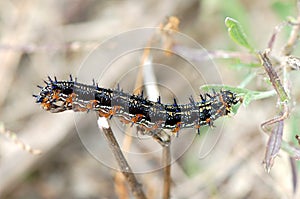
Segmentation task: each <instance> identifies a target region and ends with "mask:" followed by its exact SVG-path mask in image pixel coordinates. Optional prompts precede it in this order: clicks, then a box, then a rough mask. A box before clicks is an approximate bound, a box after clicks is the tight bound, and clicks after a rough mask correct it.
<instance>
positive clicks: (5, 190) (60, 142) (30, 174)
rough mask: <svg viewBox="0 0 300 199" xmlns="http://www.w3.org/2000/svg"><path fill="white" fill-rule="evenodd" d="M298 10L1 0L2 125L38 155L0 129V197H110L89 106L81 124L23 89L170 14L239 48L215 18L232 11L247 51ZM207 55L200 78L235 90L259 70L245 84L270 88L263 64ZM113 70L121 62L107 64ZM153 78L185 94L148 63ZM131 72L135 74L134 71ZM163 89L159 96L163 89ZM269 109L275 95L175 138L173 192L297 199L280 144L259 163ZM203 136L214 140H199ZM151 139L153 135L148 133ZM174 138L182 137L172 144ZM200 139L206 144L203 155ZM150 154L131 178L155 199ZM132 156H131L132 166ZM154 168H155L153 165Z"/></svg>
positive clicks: (156, 173) (273, 4) (291, 2)
mask: <svg viewBox="0 0 300 199" xmlns="http://www.w3.org/2000/svg"><path fill="white" fill-rule="evenodd" d="M296 15H297V13H296V1H295V0H282V1H279V0H268V1H259V0H252V1H249V0H240V1H239V0H227V1H220V0H186V1H178V0H175V1H174V0H165V1H159V2H158V1H154V0H148V1H100V0H60V1H53V0H43V1H38V0H24V1H13V0H12V1H0V40H1V42H0V60H1V65H0V85H1V86H0V122H1V123H2V124H1V125H2V126H4V127H5V129H6V130H7V131H11V132H14V133H15V134H17V136H18V137H19V138H20V139H21V140H22V141H23V142H25V143H27V144H29V145H30V146H31V147H33V148H37V149H41V150H42V152H43V153H42V154H41V155H32V154H30V153H28V152H26V151H24V150H22V149H21V148H20V147H18V145H16V144H14V143H13V142H12V141H11V139H8V138H7V137H6V136H5V135H3V134H0V198H9V199H17V198H18V199H19V198H22V199H27V198H28V199H34V198H36V199H39V198H43V199H52V198H74V199H89V198H91V199H93V198H95V199H96V198H101V199H102V198H119V196H120V195H118V193H117V191H116V189H115V187H116V181H115V177H114V175H115V170H114V169H112V168H111V167H109V166H107V165H105V164H103V162H101V161H98V159H97V158H99V157H97V155H95V153H97V152H99V153H101V155H103V156H104V159H105V160H108V159H111V160H112V161H113V157H112V154H111V153H110V151H109V150H106V149H107V148H105V147H102V146H104V145H105V140H104V139H99V140H97V139H96V140H95V137H93V133H89V132H93V131H94V130H95V128H92V126H93V125H95V124H96V117H95V116H94V115H92V114H91V113H89V117H92V119H91V120H85V119H82V118H77V117H76V116H74V114H73V113H72V112H64V113H60V114H51V113H48V112H45V111H43V110H42V109H41V108H39V106H38V105H37V104H35V100H34V99H33V97H32V94H37V93H38V92H39V89H38V88H37V87H36V85H43V79H46V78H47V76H48V75H50V76H52V77H53V76H57V78H58V79H59V80H65V79H68V78H69V74H74V76H76V74H78V71H80V69H81V68H80V67H81V65H82V63H83V62H84V60H85V59H86V58H87V56H88V55H89V54H90V53H91V52H92V51H93V49H94V48H95V47H97V46H98V45H99V44H100V43H101V42H103V41H106V40H107V39H109V38H111V37H113V36H115V35H117V34H120V33H122V32H126V31H130V30H133V29H136V28H144V27H157V26H159V24H161V23H162V22H164V21H165V20H166V17H168V16H176V17H178V19H179V20H180V24H179V31H180V32H182V33H183V34H186V35H188V36H189V37H190V38H192V39H193V40H194V41H195V42H197V43H199V44H201V45H202V46H203V47H204V48H205V49H207V50H209V51H216V50H226V51H227V50H230V51H237V52H241V53H243V52H247V50H245V49H243V48H242V47H239V46H237V45H236V44H235V43H234V42H233V41H232V40H231V39H230V38H229V36H228V33H227V29H226V26H225V24H224V20H225V18H226V17H227V16H230V17H233V18H235V19H238V20H239V21H240V23H241V25H242V26H243V27H244V28H245V31H246V33H247V35H248V36H249V40H250V41H251V42H252V43H253V44H254V46H255V48H256V49H258V50H264V49H265V48H266V47H267V44H268V41H269V39H270V36H271V34H272V32H273V30H274V28H275V26H276V25H278V24H280V23H281V22H282V21H283V20H284V19H286V17H287V16H294V17H295V16H296ZM288 31H289V29H285V30H283V31H282V33H280V36H279V38H278V40H277V41H276V43H275V50H280V48H281V47H282V45H283V43H284V42H286V39H287V36H288V33H289V32H288ZM149 39H150V38H149ZM184 45H188V44H184ZM185 47H187V48H191V47H192V46H185ZM108 50H109V49H108ZM296 50H297V49H296ZM296 52H299V51H296ZM186 53H189V51H187V52H186ZM137 56H141V54H140V55H137ZM135 59H136V60H139V59H141V58H140V57H138V58H135ZM166 59H167V61H166ZM136 60H135V61H136ZM162 60H164V61H162ZM156 61H157V62H158V63H164V64H167V63H168V64H169V65H170V66H172V67H174V69H176V71H179V72H180V73H182V74H185V75H186V76H187V77H188V76H189V73H191V71H189V68H188V67H182V65H180V62H178V61H176V59H175V58H174V57H172V56H165V57H164V56H162V55H160V56H159V57H158V58H157V60H156ZM213 61H214V63H216V66H217V70H218V72H219V74H216V73H215V69H214V70H211V69H210V68H209V67H208V65H206V64H203V63H199V64H200V65H201V66H202V67H203V68H201V69H200V70H203V71H201V73H202V74H205V76H206V77H203V79H206V80H210V79H214V77H216V76H218V79H221V81H220V83H224V84H228V85H232V86H237V85H239V83H240V82H241V81H242V80H243V79H244V78H245V77H246V75H247V74H248V73H249V72H250V71H253V70H255V72H256V73H257V78H256V79H255V81H252V82H251V84H249V86H247V88H249V89H253V90H268V89H270V88H271V87H270V86H269V85H268V84H266V83H265V81H264V77H265V76H264V71H263V70H262V69H260V68H258V69H252V68H247V67H246V68H243V67H239V62H238V61H237V60H236V59H234V60H230V59H229V60H228V59H226V60H224V59H216V60H213ZM136 62H138V61H136ZM125 63H128V62H125ZM98 64H99V65H101V63H98ZM120 64H121V63H120ZM122 64H124V63H122ZM131 64H132V63H131ZM135 64H138V63H135ZM205 66H207V67H205ZM99 67H100V66H99ZM115 67H117V66H115ZM115 71H116V72H120V71H122V70H119V68H116V69H115ZM98 72H101V71H90V76H89V77H85V78H87V79H88V78H90V82H88V81H85V80H84V82H85V83H91V82H92V78H98V76H97V77H95V75H94V74H98ZM85 74H86V73H85ZM156 74H157V75H158V77H157V78H158V79H159V80H158V81H166V82H170V83H169V84H171V85H173V88H172V89H175V91H176V93H180V91H182V92H183V93H184V92H187V90H186V89H185V87H184V86H180V85H176V84H175V85H174V81H175V82H176V79H175V80H174V78H172V77H170V76H168V77H166V75H164V74H167V72H166V73H160V71H156ZM131 75H132V76H130V77H133V78H135V75H136V73H133V74H131ZM297 75H299V74H296V73H294V74H292V77H293V78H295V79H297ZM120 76H122V74H119V73H118V77H120ZM113 77H115V76H114V75H112V76H109V77H106V78H111V79H113ZM130 77H127V80H128V79H129V80H131V82H130V83H128V85H127V84H126V82H127V81H125V80H124V81H122V79H121V80H120V79H119V80H118V82H117V83H119V82H120V86H121V87H122V88H124V90H125V91H126V92H129V93H132V92H133V91H134V79H130ZM191 78H192V77H191ZM298 79H299V78H298ZM96 80H97V81H98V82H101V80H99V79H96ZM111 81H112V83H111V84H109V85H111V86H112V87H114V86H116V82H113V81H114V80H111ZM172 82H173V83H172ZM192 82H193V83H192V84H193V85H192V88H194V89H195V88H196V91H195V93H193V95H197V94H199V93H200V90H199V91H197V89H198V88H199V86H201V85H202V84H204V83H207V81H202V80H201V81H200V80H199V81H198V82H197V81H196V80H193V81H192ZM166 84H168V83H166ZM102 86H107V85H102ZM161 92H162V96H164V93H165V92H163V91H161ZM166 93H168V92H166ZM296 93H297V92H296ZM298 93H299V92H298ZM165 95H166V97H165V98H163V99H164V103H172V96H168V94H165ZM189 95H191V94H188V93H184V94H182V99H181V100H180V102H181V103H188V100H187V99H188V97H189ZM177 96H178V94H177ZM184 99H186V101H184ZM296 99H299V97H298V98H297V97H296ZM294 110H295V111H296V110H297V108H295V109H294ZM276 114H277V112H276V98H275V97H274V98H269V99H265V100H260V101H255V102H253V103H251V104H250V105H249V106H248V107H243V106H241V107H240V109H239V110H238V112H237V114H236V115H234V116H232V117H228V118H224V119H220V121H218V122H216V126H221V127H222V129H221V130H220V129H219V128H216V129H215V130H214V129H209V128H204V130H203V133H202V134H201V136H196V133H195V130H191V131H189V132H190V133H188V132H186V133H185V132H182V133H181V134H180V135H179V137H178V138H173V139H174V140H175V141H174V143H173V144H174V147H173V146H172V147H173V148H172V151H174V154H176V157H175V158H174V162H173V164H172V191H171V195H172V198H291V197H292V196H293V194H294V196H295V198H297V195H298V196H299V194H298V193H297V192H296V193H293V183H292V174H291V168H290V162H289V159H288V156H287V155H286V153H285V152H283V151H281V152H280V156H279V157H278V158H276V159H275V164H274V166H273V168H272V170H271V173H270V174H268V173H266V172H265V170H264V166H263V164H262V160H263V158H264V153H265V146H266V143H267V138H268V136H267V135H266V134H264V133H263V132H262V131H261V130H260V124H261V123H262V122H264V121H266V120H267V119H270V118H272V117H274V116H275V115H276ZM74 117H76V118H75V119H74ZM83 117H85V116H83ZM297 118H298V119H299V116H298V117H297ZM297 118H296V119H294V120H292V121H291V123H293V125H294V127H295V128H298V127H299V126H298V123H299V122H298V121H299V120H297ZM116 122H117V121H116ZM75 127H77V129H76V128H75ZM78 131H80V132H79V134H78V133H77V132H78ZM207 131H209V132H207ZM85 132H86V133H85ZM96 133H97V132H96ZM83 134H84V136H85V137H84V139H85V141H83V140H82V137H81V135H83ZM90 135H91V137H89V136H90ZM285 137H286V140H287V141H290V139H291V135H289V134H288V133H287V134H286V135H285ZM204 138H205V139H204ZM185 140H188V141H187V142H185ZM207 140H210V141H209V142H210V143H212V144H207V145H205V143H204V141H205V142H206V141H207ZM83 142H84V143H83ZM119 142H120V143H121V142H122V140H121V139H120V140H119ZM149 142H154V141H153V140H152V139H150V140H147V143H149ZM176 142H183V143H184V144H185V145H181V143H177V145H176ZM86 143H89V145H93V147H92V149H91V148H87V147H86ZM132 145H133V147H135V150H137V151H143V150H145V148H142V146H143V145H145V144H144V143H143V140H139V144H136V143H132ZM149 145H151V143H150V144H149ZM181 146H186V148H185V149H184V151H180V150H181ZM212 146H213V147H212ZM97 147H98V148H97ZM151 147H152V149H153V148H158V149H159V147H160V146H159V145H158V144H157V143H154V144H153V146H151ZM205 147H207V148H208V149H206V150H204V151H203V148H205ZM178 154H179V155H178ZM95 156H96V157H95ZM141 159H143V157H141ZM154 160H155V161H154ZM160 161H161V157H159V156H155V157H151V165H150V166H149V165H146V164H147V162H148V163H149V162H150V160H145V161H144V162H141V163H139V165H138V167H137V168H138V169H140V168H147V169H148V167H149V169H148V170H147V172H140V173H139V174H138V175H137V176H138V180H139V182H140V183H141V184H142V185H143V188H144V189H145V192H146V194H147V195H148V196H149V198H160V195H161V192H162V190H161V188H162V183H163V180H162V171H161V169H157V168H158V166H155V165H156V164H159V162H160ZM134 163H135V160H133V161H131V162H130V164H134ZM152 165H154V166H153V168H155V169H151V166H152ZM136 166H137V165H133V166H132V167H133V168H135V167H136ZM139 171H141V170H139ZM143 171H145V170H143ZM124 198H125V196H124Z"/></svg>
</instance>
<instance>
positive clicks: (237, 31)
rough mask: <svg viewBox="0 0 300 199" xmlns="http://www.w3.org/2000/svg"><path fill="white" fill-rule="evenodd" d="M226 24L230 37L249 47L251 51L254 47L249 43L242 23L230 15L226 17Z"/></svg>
mask: <svg viewBox="0 0 300 199" xmlns="http://www.w3.org/2000/svg"><path fill="white" fill-rule="evenodd" d="M225 25H226V27H227V31H228V34H229V36H230V38H231V39H232V40H233V41H234V42H235V43H237V44H239V45H241V46H243V47H245V48H247V49H249V50H250V51H251V52H253V51H254V48H253V47H252V46H251V45H250V44H249V42H248V38H247V35H246V33H245V32H244V30H243V28H242V26H241V24H240V23H239V22H238V21H237V20H235V19H233V18H230V17H226V19H225Z"/></svg>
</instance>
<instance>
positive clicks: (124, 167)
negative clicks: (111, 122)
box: [99, 125, 146, 199]
mask: <svg viewBox="0 0 300 199" xmlns="http://www.w3.org/2000/svg"><path fill="white" fill-rule="evenodd" d="M99 128H100V129H101V130H103V132H104V136H105V138H106V140H107V142H108V143H109V147H110V149H111V151H112V152H113V155H114V156H115V159H116V160H117V163H118V165H119V167H120V171H121V172H122V173H123V175H124V177H125V179H126V181H127V182H128V185H129V187H130V189H131V192H132V193H133V195H134V197H135V198H137V199H146V196H145V194H144V192H143V190H142V186H141V184H140V183H139V182H138V181H137V179H136V177H135V175H134V173H133V172H132V170H131V168H130V166H129V164H128V162H127V160H126V159H125V157H124V155H123V153H122V150H121V148H120V146H119V144H118V142H117V140H116V138H115V136H114V134H113V132H112V130H111V128H110V127H109V126H106V127H104V126H100V125H99Z"/></svg>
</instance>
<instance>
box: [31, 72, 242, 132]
mask: <svg viewBox="0 0 300 199" xmlns="http://www.w3.org/2000/svg"><path fill="white" fill-rule="evenodd" d="M48 79H49V81H48V82H47V81H44V82H45V84H46V86H45V87H42V86H38V87H39V88H40V89H41V91H40V93H39V95H33V96H34V97H35V98H36V103H40V104H41V107H42V108H43V109H44V110H46V111H50V112H52V113H57V112H63V111H66V110H73V111H81V112H82V111H84V112H88V111H96V112H97V113H98V115H99V116H101V117H106V118H111V117H112V116H114V117H118V118H120V120H121V121H122V122H124V123H131V124H137V125H138V126H139V128H140V129H142V130H144V131H146V132H151V131H157V130H162V129H171V130H172V132H174V133H177V132H178V131H179V130H180V129H181V128H196V129H198V132H199V129H200V127H201V126H205V125H209V126H213V122H214V120H216V119H217V118H219V117H222V116H225V115H228V114H229V113H230V112H231V107H232V106H233V105H235V104H237V103H238V102H239V99H238V98H237V97H236V94H234V93H233V92H231V91H228V90H220V91H219V92H215V91H213V93H212V94H208V93H206V94H204V95H200V101H194V99H193V98H192V97H190V98H189V103H188V104H183V105H180V104H177V102H176V99H174V103H173V104H162V103H161V99H160V97H159V98H158V100H157V101H156V102H154V101H150V100H148V99H146V98H144V97H143V94H142V93H141V94H140V95H131V94H127V93H125V92H123V91H122V90H120V89H119V88H117V89H106V88H101V87H99V86H98V85H97V84H95V82H94V81H93V85H86V84H82V83H79V82H77V80H76V79H75V81H74V80H73V78H72V76H70V80H69V81H57V79H56V77H54V80H53V79H51V78H50V77H48Z"/></svg>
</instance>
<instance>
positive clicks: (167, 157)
mask: <svg viewBox="0 0 300 199" xmlns="http://www.w3.org/2000/svg"><path fill="white" fill-rule="evenodd" d="M163 166H164V190H163V199H169V198H170V192H171V151H170V145H167V146H165V147H163Z"/></svg>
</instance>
